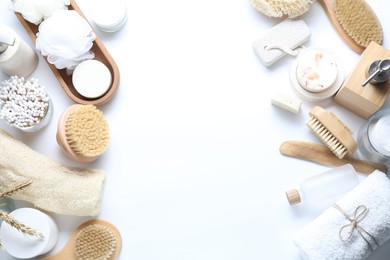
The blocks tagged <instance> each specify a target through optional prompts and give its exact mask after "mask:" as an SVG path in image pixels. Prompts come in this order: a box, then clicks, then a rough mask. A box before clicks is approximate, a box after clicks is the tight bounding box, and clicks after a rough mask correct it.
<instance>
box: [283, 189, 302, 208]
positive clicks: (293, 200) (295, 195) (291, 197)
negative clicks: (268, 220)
mask: <svg viewBox="0 0 390 260" xmlns="http://www.w3.org/2000/svg"><path fill="white" fill-rule="evenodd" d="M286 197H287V200H288V202H289V203H290V205H294V204H298V203H300V202H301V196H299V191H298V190H297V189H291V190H288V191H286Z"/></svg>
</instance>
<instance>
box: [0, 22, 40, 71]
mask: <svg viewBox="0 0 390 260" xmlns="http://www.w3.org/2000/svg"><path fill="white" fill-rule="evenodd" d="M38 61H39V60H38V55H37V54H36V53H35V51H34V50H33V49H32V48H31V47H30V46H29V45H28V44H27V43H26V42H25V41H23V40H22V39H21V38H20V37H19V36H18V35H17V34H16V32H15V31H13V30H12V29H11V28H9V27H8V26H5V25H3V24H0V70H1V71H3V72H4V73H5V74H7V75H8V76H14V75H16V76H19V77H27V76H29V75H30V74H31V73H32V72H33V71H34V70H35V68H36V67H37V65H38Z"/></svg>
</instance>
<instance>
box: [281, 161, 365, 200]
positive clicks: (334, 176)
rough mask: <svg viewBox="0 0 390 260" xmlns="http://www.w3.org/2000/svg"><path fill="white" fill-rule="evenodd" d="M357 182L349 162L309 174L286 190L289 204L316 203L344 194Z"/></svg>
mask: <svg viewBox="0 0 390 260" xmlns="http://www.w3.org/2000/svg"><path fill="white" fill-rule="evenodd" d="M358 184H359V180H358V177H357V174H356V171H355V169H354V168H353V167H352V165H351V164H345V165H343V166H340V167H337V168H334V169H331V170H328V171H325V172H323V173H320V174H316V175H313V176H310V177H308V178H306V179H304V180H302V181H301V183H300V184H299V187H298V188H295V189H291V190H289V191H287V192H286V196H287V200H288V201H289V203H290V205H294V204H298V203H300V202H301V201H302V202H303V203H313V202H315V203H317V202H321V200H329V199H332V198H335V197H337V196H339V195H342V194H345V193H347V192H348V191H350V190H352V189H353V188H354V187H355V186H357V185H358Z"/></svg>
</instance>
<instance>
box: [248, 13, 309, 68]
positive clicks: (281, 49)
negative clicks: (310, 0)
mask: <svg viewBox="0 0 390 260" xmlns="http://www.w3.org/2000/svg"><path fill="white" fill-rule="evenodd" d="M310 36H311V31H310V29H309V27H308V26H307V25H306V23H305V22H304V21H303V20H293V19H285V20H283V21H282V22H281V23H279V24H277V25H276V26H274V27H272V28H271V29H270V30H269V31H268V32H266V33H265V34H264V35H262V36H261V37H260V38H259V39H257V40H256V41H255V42H254V43H253V50H254V51H255V53H256V55H257V56H258V57H259V59H260V61H261V62H262V63H263V64H264V65H265V66H270V65H272V64H273V63H275V62H276V61H278V60H279V59H281V58H282V57H284V56H285V55H286V54H290V55H297V54H298V50H299V47H300V46H302V45H303V44H304V43H305V42H307V41H308V40H309V39H310Z"/></svg>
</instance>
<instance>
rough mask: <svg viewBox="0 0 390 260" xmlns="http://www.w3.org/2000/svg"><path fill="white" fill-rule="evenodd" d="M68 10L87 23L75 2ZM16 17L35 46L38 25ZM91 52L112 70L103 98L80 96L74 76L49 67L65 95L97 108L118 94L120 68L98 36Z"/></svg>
mask: <svg viewBox="0 0 390 260" xmlns="http://www.w3.org/2000/svg"><path fill="white" fill-rule="evenodd" d="M68 8H69V10H75V11H77V12H78V13H79V14H80V15H81V17H83V18H84V19H85V20H86V21H87V19H86V18H85V16H84V14H83V13H82V11H81V10H80V8H79V7H78V6H77V4H76V3H75V1H74V0H71V1H70V5H69V6H68ZM15 15H16V17H17V18H18V19H19V21H20V22H21V23H22V25H23V27H24V28H25V29H26V31H27V33H28V34H29V36H30V38H31V39H32V41H33V42H34V44H35V41H36V33H37V32H38V25H36V24H33V23H30V22H28V21H26V20H25V19H24V18H23V16H22V15H21V14H20V13H16V12H15ZM87 22H88V21H87ZM91 28H92V27H91ZM95 34H96V33H95ZM91 51H93V52H94V53H95V58H94V59H95V60H98V61H101V62H102V63H104V64H105V65H106V66H107V68H108V69H109V70H110V72H111V75H112V82H111V86H110V88H109V89H108V91H107V92H106V93H105V94H104V95H103V96H101V97H98V98H86V97H83V96H82V95H80V94H79V93H78V92H77V90H76V89H75V87H74V86H73V83H72V75H68V74H67V73H66V69H57V68H56V67H55V66H54V65H53V64H50V63H48V65H49V67H50V69H51V70H52V71H53V73H54V75H55V76H56V78H57V79H58V81H59V82H60V84H61V86H62V88H63V89H64V91H65V93H66V94H67V95H68V96H69V97H70V98H71V99H72V100H73V101H75V102H76V103H79V104H92V105H95V106H99V105H102V104H104V103H106V102H108V101H109V100H110V99H111V98H112V97H113V96H114V94H115V93H116V91H117V89H118V86H119V70H118V66H117V65H116V63H115V61H114V59H113V58H112V57H111V55H110V53H109V52H108V51H107V49H106V47H105V46H104V44H103V42H102V41H101V40H100V38H99V37H98V36H97V35H96V39H95V41H94V42H93V46H92V48H91ZM44 58H45V57H44ZM45 60H46V62H47V59H46V58H45Z"/></svg>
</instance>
